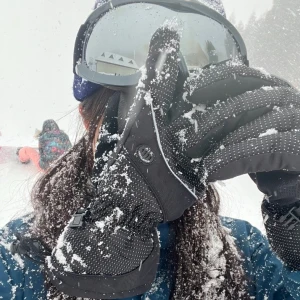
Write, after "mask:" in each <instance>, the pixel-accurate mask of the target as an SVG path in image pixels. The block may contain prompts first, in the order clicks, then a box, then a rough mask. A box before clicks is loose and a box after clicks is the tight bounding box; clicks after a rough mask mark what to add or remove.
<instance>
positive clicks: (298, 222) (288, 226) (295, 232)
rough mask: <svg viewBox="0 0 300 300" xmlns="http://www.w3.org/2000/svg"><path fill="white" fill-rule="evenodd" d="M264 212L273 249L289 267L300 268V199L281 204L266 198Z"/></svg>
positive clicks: (263, 205)
mask: <svg viewBox="0 0 300 300" xmlns="http://www.w3.org/2000/svg"><path fill="white" fill-rule="evenodd" d="M282 203H283V202H282ZM262 214H263V218H264V224H265V228H266V232H267V237H268V240H269V242H270V245H271V248H272V249H273V251H274V252H275V253H276V254H277V255H278V257H279V258H280V259H281V260H282V261H283V262H284V263H285V264H286V265H287V266H288V267H289V268H291V269H292V270H300V254H299V253H300V244H299V241H300V201H297V202H295V203H293V204H289V205H279V204H273V203H270V202H269V201H268V200H266V199H265V200H264V201H263V203H262Z"/></svg>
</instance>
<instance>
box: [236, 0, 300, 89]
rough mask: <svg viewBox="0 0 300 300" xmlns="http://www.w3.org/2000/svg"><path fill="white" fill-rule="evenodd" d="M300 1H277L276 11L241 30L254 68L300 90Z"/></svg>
mask: <svg viewBox="0 0 300 300" xmlns="http://www.w3.org/2000/svg"><path fill="white" fill-rule="evenodd" d="M299 28H300V1H295V0H284V1H283V0H274V5H273V8H272V10H270V11H269V12H268V13H267V14H266V15H265V16H264V17H263V18H261V19H259V20H256V17H255V16H254V15H253V16H252V17H251V18H250V21H249V23H248V25H247V26H246V27H245V28H243V27H240V28H239V30H240V32H241V34H242V36H243V38H244V40H245V42H246V46H247V50H248V58H249V61H250V64H251V66H256V67H262V68H264V69H265V70H266V71H268V72H269V73H272V74H275V75H278V76H280V77H282V78H284V79H286V80H287V81H289V82H290V83H292V84H293V85H294V86H296V87H297V88H300V31H299Z"/></svg>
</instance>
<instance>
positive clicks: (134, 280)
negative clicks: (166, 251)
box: [45, 235, 160, 299]
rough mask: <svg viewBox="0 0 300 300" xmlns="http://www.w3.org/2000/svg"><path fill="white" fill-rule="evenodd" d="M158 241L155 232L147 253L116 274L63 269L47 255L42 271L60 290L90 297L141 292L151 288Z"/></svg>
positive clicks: (121, 295) (71, 294)
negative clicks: (133, 265)
mask: <svg viewBox="0 0 300 300" xmlns="http://www.w3.org/2000/svg"><path fill="white" fill-rule="evenodd" d="M159 251H160V250H159V241H158V237H157V235H156V237H155V239H154V241H153V249H152V251H151V253H150V254H149V256H148V257H147V258H146V259H145V260H144V261H141V264H140V266H139V267H137V268H136V269H134V270H132V271H130V272H127V273H124V274H120V275H105V274H97V275H87V274H78V273H75V272H70V271H66V270H64V269H63V268H62V266H61V265H60V264H59V263H58V262H57V260H56V259H53V256H52V257H47V261H46V265H45V271H46V273H47V276H48V277H49V278H50V280H51V282H52V283H53V284H54V285H55V286H56V287H57V288H58V289H59V290H60V291H62V292H63V293H65V294H67V295H70V296H76V297H82V298H91V299H99V298H101V299H119V298H127V297H133V296H135V295H140V294H143V293H145V292H146V291H148V290H149V289H150V288H151V285H152V283H153V281H154V279H155V276H156V272H157V267H158V264H159Z"/></svg>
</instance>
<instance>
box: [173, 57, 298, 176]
mask: <svg viewBox="0 0 300 300" xmlns="http://www.w3.org/2000/svg"><path fill="white" fill-rule="evenodd" d="M187 87H188V89H186V90H187V91H188V92H187V93H186V94H187V95H185V98H186V101H184V102H178V104H177V103H175V105H174V107H172V108H171V110H172V115H173V117H174V115H175V116H176V119H175V121H174V122H172V124H171V127H172V130H173V131H174V132H176V133H177V136H178V139H179V142H178V143H179V144H181V147H182V151H183V153H185V154H186V155H187V156H188V157H189V158H192V161H191V165H192V167H190V168H187V169H189V170H197V169H198V170H201V168H200V167H198V166H201V165H203V166H204V167H205V169H206V172H207V178H206V180H207V181H208V182H212V181H215V180H225V179H230V178H233V177H235V176H238V175H242V174H247V173H248V174H249V173H257V172H268V171H274V170H287V171H299V170H300V160H299V159H298V158H299V154H300V132H299V128H300V117H299V116H300V94H299V92H298V91H297V90H295V89H293V88H292V87H291V86H290V85H289V84H288V83H286V82H285V81H283V80H281V79H279V78H276V77H274V76H271V75H269V74H266V73H265V72H261V71H259V70H256V69H252V68H249V67H246V66H242V65H236V64H234V63H231V62H228V63H227V64H225V65H224V64H223V65H220V66H213V67H211V68H209V69H205V70H203V71H202V72H201V73H200V74H199V75H197V76H194V77H191V78H190V79H189V81H188V84H187ZM189 106H190V107H191V106H192V109H191V111H189V112H185V113H183V114H182V115H181V116H179V117H178V111H180V112H181V111H186V110H187V107H189ZM176 111H177V113H176ZM175 135H176V134H175ZM175 144H176V142H175ZM184 151H185V152H184ZM295 158H297V159H295ZM199 161H200V162H199ZM182 165H183V164H182ZM183 169H186V167H183ZM189 181H190V180H189Z"/></svg>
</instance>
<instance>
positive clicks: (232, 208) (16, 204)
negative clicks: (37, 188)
mask: <svg viewBox="0 0 300 300" xmlns="http://www.w3.org/2000/svg"><path fill="white" fill-rule="evenodd" d="M15 151H16V148H15V147H2V149H0V207H1V210H0V227H2V226H3V225H5V224H6V223H7V222H8V221H9V220H11V219H12V218H15V217H18V216H21V215H23V214H24V213H26V212H29V211H30V210H31V206H30V200H29V199H30V198H29V196H30V190H31V187H32V185H33V183H34V182H35V180H36V178H37V177H38V176H39V175H38V173H37V170H36V168H35V167H34V166H33V165H32V164H28V165H24V164H21V163H19V162H18V160H17V156H16V154H15ZM216 186H217V189H218V190H219V192H220V195H221V200H222V205H221V214H222V215H225V216H230V217H234V218H240V219H245V220H247V221H249V222H250V223H251V224H253V225H254V226H256V227H258V228H260V229H262V230H263V224H262V217H261V213H260V202H261V199H262V195H261V194H260V193H259V192H258V190H257V188H256V186H255V185H254V183H253V182H252V181H251V180H250V179H249V177H248V176H241V177H239V178H236V179H234V180H228V181H226V182H218V183H217V184H216Z"/></svg>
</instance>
